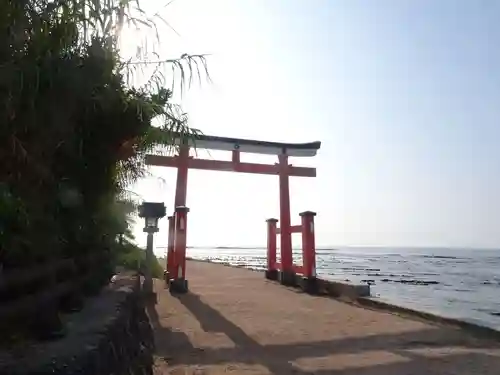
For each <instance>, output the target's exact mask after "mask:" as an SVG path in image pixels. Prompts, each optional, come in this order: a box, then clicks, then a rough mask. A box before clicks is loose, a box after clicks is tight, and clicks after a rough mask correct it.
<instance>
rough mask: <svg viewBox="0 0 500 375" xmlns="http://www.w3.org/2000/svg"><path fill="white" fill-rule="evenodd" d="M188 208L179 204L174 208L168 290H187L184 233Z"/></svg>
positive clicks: (185, 231) (185, 232)
mask: <svg viewBox="0 0 500 375" xmlns="http://www.w3.org/2000/svg"><path fill="white" fill-rule="evenodd" d="M188 212H189V208H187V207H185V206H179V207H176V208H175V236H174V249H175V250H174V252H175V256H174V260H175V261H174V267H173V274H172V279H173V280H172V282H171V283H170V290H171V291H173V292H180V293H185V292H187V290H188V284H187V280H186V234H187V213H188Z"/></svg>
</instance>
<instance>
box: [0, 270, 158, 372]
mask: <svg viewBox="0 0 500 375" xmlns="http://www.w3.org/2000/svg"><path fill="white" fill-rule="evenodd" d="M62 320H63V322H64V323H65V326H66V327H67V332H66V335H65V336H64V337H63V338H61V339H58V340H56V341H51V342H33V343H26V342H23V343H22V345H19V347H18V348H16V347H14V348H9V350H0V374H9V375H21V374H22V375H35V374H36V375H45V374H47V375H48V374H50V375H76V374H78V375H108V374H109V375H111V374H113V375H122V374H123V375H143V374H152V365H153V349H154V337H153V331H152V328H151V325H150V322H149V319H148V316H147V314H146V311H145V306H144V302H143V299H142V297H141V294H140V288H139V280H138V279H137V278H135V277H130V276H128V277H119V278H118V279H117V280H116V282H115V283H114V284H112V285H109V286H108V287H106V288H105V289H104V290H103V291H102V292H101V293H100V295H98V296H96V297H93V298H90V299H89V300H87V301H86V303H85V307H84V308H83V310H82V311H80V312H77V313H73V314H69V315H66V316H63V317H62Z"/></svg>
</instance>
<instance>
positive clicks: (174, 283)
mask: <svg viewBox="0 0 500 375" xmlns="http://www.w3.org/2000/svg"><path fill="white" fill-rule="evenodd" d="M169 290H170V293H171V294H185V293H187V292H188V290H189V285H188V281H187V280H186V279H184V278H179V279H171V280H170V283H169Z"/></svg>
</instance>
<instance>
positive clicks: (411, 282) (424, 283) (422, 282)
mask: <svg viewBox="0 0 500 375" xmlns="http://www.w3.org/2000/svg"><path fill="white" fill-rule="evenodd" d="M396 282H397V283H401V284H409V285H424V286H425V285H437V284H439V281H435V280H430V281H425V280H397V281H396Z"/></svg>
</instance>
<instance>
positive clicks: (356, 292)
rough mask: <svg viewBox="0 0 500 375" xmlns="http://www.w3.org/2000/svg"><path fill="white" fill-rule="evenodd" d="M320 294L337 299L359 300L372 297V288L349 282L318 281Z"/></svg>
mask: <svg viewBox="0 0 500 375" xmlns="http://www.w3.org/2000/svg"><path fill="white" fill-rule="evenodd" d="M318 292H319V293H320V294H327V295H329V296H332V297H335V298H338V297H347V298H349V299H357V298H360V297H370V286H369V285H367V284H354V283H351V282H348V281H333V280H326V279H318Z"/></svg>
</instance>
